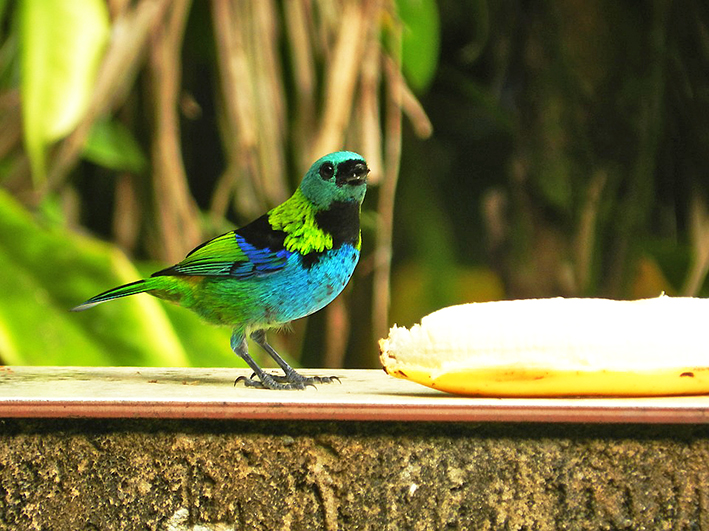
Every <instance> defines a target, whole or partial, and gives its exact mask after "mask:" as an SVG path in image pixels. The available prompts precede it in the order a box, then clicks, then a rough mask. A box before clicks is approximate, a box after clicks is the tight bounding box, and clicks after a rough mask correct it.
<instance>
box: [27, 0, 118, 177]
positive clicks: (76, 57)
mask: <svg viewBox="0 0 709 531" xmlns="http://www.w3.org/2000/svg"><path fill="white" fill-rule="evenodd" d="M19 18H20V24H19V28H20V30H19V35H20V50H21V54H20V61H21V87H20V91H21V94H22V114H23V124H24V138H25V147H26V149H27V153H28V155H29V158H30V163H31V165H32V173H33V176H34V179H35V182H37V181H41V180H43V179H44V176H45V173H46V164H45V162H46V161H45V150H46V148H47V146H48V145H49V144H50V143H52V142H54V141H56V140H58V139H60V138H62V137H63V136H65V135H66V134H68V133H69V132H70V131H71V130H72V129H73V128H74V127H75V126H76V124H77V123H78V121H79V120H80V119H81V116H82V115H83V113H84V112H85V110H86V107H87V105H88V102H89V99H90V96H91V92H92V90H93V86H94V83H95V80H96V71H97V68H98V65H99V61H100V59H101V57H102V55H103V52H104V48H105V46H106V43H107V42H108V37H109V29H110V23H109V15H108V9H107V6H106V3H105V2H104V1H103V0H71V1H70V2H67V1H65V0H42V1H36V0H23V1H22V2H21V4H20V7H19Z"/></svg>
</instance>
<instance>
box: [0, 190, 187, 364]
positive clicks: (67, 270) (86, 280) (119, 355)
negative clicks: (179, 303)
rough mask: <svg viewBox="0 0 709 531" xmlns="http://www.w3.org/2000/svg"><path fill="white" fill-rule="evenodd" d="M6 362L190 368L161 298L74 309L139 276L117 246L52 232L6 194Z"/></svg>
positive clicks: (0, 285) (1, 304)
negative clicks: (102, 292) (73, 311)
mask: <svg viewBox="0 0 709 531" xmlns="http://www.w3.org/2000/svg"><path fill="white" fill-rule="evenodd" d="M0 268H2V271H3V274H2V275H0V291H1V292H2V293H3V296H2V297H1V298H0V358H1V359H2V361H3V362H4V363H14V364H33V365H46V364H57V365H97V364H100V365H102V364H113V365H172V366H181V365H186V364H187V359H186V355H185V352H184V349H183V347H182V344H181V342H180V340H179V338H178V336H177V334H176V333H175V330H174V328H173V326H172V323H171V322H170V320H169V319H168V318H167V316H166V314H165V311H164V308H163V306H162V305H161V303H160V302H158V301H157V300H156V299H154V298H152V297H149V296H145V297H134V298H131V299H130V300H126V301H121V302H116V303H114V304H110V305H109V304H107V305H105V307H103V306H102V307H100V309H95V310H92V311H87V312H82V313H76V314H72V313H69V311H68V310H69V309H70V308H72V307H73V306H75V305H76V304H78V303H80V302H82V300H84V299H86V298H88V297H90V296H92V295H95V294H96V293H98V292H100V291H105V290H106V289H108V288H110V287H113V286H116V285H119V284H122V283H125V282H129V281H132V280H135V279H136V278H139V274H138V272H137V271H136V269H135V268H134V267H133V265H132V264H131V263H130V262H129V261H128V259H127V258H126V257H125V255H123V254H122V253H120V252H119V251H118V250H117V249H116V248H114V247H111V246H110V245H107V244H104V243H102V242H99V241H97V240H93V239H90V238H87V237H83V236H79V235H75V234H72V233H70V232H67V231H65V230H63V229H61V228H58V227H55V228H45V227H43V226H41V225H40V224H39V223H37V222H36V221H35V220H33V219H32V217H31V216H30V215H29V214H28V213H27V212H26V211H25V210H24V209H23V208H22V207H21V206H20V205H19V204H17V203H16V202H15V201H14V200H13V199H12V198H11V197H10V196H9V195H7V194H6V193H5V192H3V191H1V190H0Z"/></svg>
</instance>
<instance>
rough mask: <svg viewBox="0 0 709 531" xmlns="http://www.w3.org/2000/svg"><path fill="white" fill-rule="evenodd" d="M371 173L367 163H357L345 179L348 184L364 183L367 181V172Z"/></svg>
mask: <svg viewBox="0 0 709 531" xmlns="http://www.w3.org/2000/svg"><path fill="white" fill-rule="evenodd" d="M368 173H369V168H367V165H366V164H362V163H357V164H355V166H354V168H352V172H351V173H350V174H349V175H348V176H347V178H346V179H345V182H346V183H347V184H354V185H358V184H364V183H365V182H367V174H368Z"/></svg>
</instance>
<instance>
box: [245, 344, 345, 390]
mask: <svg viewBox="0 0 709 531" xmlns="http://www.w3.org/2000/svg"><path fill="white" fill-rule="evenodd" d="M251 339H253V340H254V342H255V343H256V344H257V345H258V346H260V347H261V348H262V349H263V350H265V351H266V352H268V355H269V356H271V357H272V358H273V360H274V361H275V362H276V363H277V364H278V366H279V367H280V368H281V369H283V372H284V373H285V376H273V375H271V378H273V379H274V380H276V381H277V382H280V383H283V384H291V385H293V386H295V387H293V388H294V389H304V388H305V387H306V386H308V385H314V384H316V383H331V382H333V381H335V380H337V381H338V382H339V381H340V379H339V378H338V377H337V376H310V377H307V376H303V375H301V374H298V373H297V372H296V371H295V369H294V368H293V367H291V366H290V365H288V362H286V360H284V359H283V358H281V356H280V355H279V354H278V352H276V351H275V350H274V348H273V347H272V346H271V345H269V344H268V342H267V341H266V331H265V330H256V331H255V332H253V333H252V334H251ZM256 374H257V375H258V373H256Z"/></svg>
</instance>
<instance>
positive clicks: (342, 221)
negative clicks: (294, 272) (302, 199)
mask: <svg viewBox="0 0 709 531" xmlns="http://www.w3.org/2000/svg"><path fill="white" fill-rule="evenodd" d="M315 223H317V224H318V227H320V228H321V229H322V230H323V232H325V233H327V234H329V235H330V236H332V249H333V250H335V249H339V248H340V247H342V245H343V244H345V243H349V244H351V245H353V246H354V245H357V242H358V241H359V203H357V202H356V201H334V202H333V203H332V204H331V205H330V208H328V209H327V210H321V211H320V212H317V213H316V214H315ZM324 252H325V251H320V252H317V251H314V252H312V253H308V254H306V255H303V257H302V264H303V267H305V268H306V269H309V268H311V267H312V266H313V265H315V264H317V263H318V261H319V260H320V257H321V256H322V255H323V254H324Z"/></svg>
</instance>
